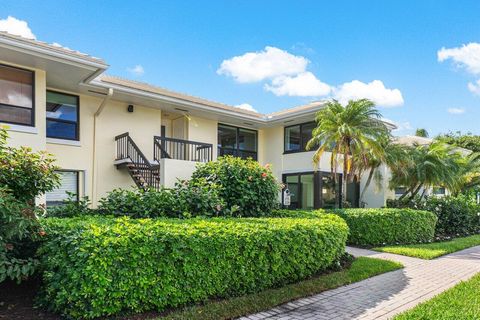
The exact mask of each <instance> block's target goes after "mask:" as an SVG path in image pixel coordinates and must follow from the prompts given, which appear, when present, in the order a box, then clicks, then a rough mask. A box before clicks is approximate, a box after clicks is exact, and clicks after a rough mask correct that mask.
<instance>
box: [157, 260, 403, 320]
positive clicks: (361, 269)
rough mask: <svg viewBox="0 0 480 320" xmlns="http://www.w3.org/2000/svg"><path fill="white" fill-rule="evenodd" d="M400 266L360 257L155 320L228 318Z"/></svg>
mask: <svg viewBox="0 0 480 320" xmlns="http://www.w3.org/2000/svg"><path fill="white" fill-rule="evenodd" d="M400 268H402V265H401V264H399V263H396V262H393V261H387V260H380V259H374V258H367V257H360V258H357V259H355V260H354V261H353V263H352V265H351V266H350V268H347V269H344V270H341V271H336V272H332V273H328V274H323V275H320V276H317V277H314V278H311V279H307V280H304V281H301V282H298V283H294V284H289V285H286V286H284V287H281V288H275V289H268V290H265V291H262V292H259V293H254V294H250V295H246V296H242V297H235V298H230V299H225V300H216V301H208V302H206V303H205V304H203V305H196V306H190V307H185V308H183V309H178V310H175V311H173V312H171V313H169V314H167V315H166V316H164V317H161V318H158V319H168V320H179V319H182V320H183V319H185V320H186V319H189V320H190V319H192V320H195V319H202V320H210V319H212V320H213V319H232V318H236V317H240V316H243V315H247V314H251V313H256V312H261V311H264V310H268V309H270V308H273V307H275V306H277V305H279V304H282V303H285V302H289V301H292V300H295V299H299V298H303V297H307V296H311V295H313V294H316V293H320V292H322V291H325V290H329V289H333V288H337V287H340V286H343V285H347V284H350V283H353V282H357V281H360V280H364V279H366V278H370V277H373V276H375V275H378V274H381V273H385V272H389V271H393V270H397V269H400Z"/></svg>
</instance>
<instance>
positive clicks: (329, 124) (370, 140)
mask: <svg viewBox="0 0 480 320" xmlns="http://www.w3.org/2000/svg"><path fill="white" fill-rule="evenodd" d="M380 118H381V114H380V112H379V111H378V110H377V109H376V108H375V104H374V103H373V102H372V101H370V100H368V99H360V100H355V101H353V100H351V101H349V102H348V104H347V105H346V106H343V105H342V104H340V103H339V102H338V101H336V100H332V101H329V102H327V103H326V104H325V107H324V108H322V109H321V110H320V111H318V113H317V115H316V118H315V120H316V122H317V127H316V128H315V129H313V131H312V138H311V139H310V141H308V143H307V150H311V149H313V148H316V151H315V153H314V155H313V163H314V165H315V169H316V168H317V167H318V163H319V162H320V159H321V157H322V156H323V154H324V152H325V151H331V156H330V167H331V172H332V175H333V176H334V179H335V181H336V176H337V168H338V167H339V165H340V164H342V166H343V175H342V190H343V192H342V203H344V202H345V199H346V191H347V183H348V182H349V181H352V180H353V177H354V176H355V175H356V174H357V173H358V172H357V170H358V169H360V168H357V165H358V163H359V162H361V161H363V162H365V163H366V162H367V161H368V159H369V158H370V157H373V156H375V157H378V158H382V157H383V154H384V149H383V147H382V144H381V140H382V139H384V137H385V136H387V135H388V134H389V133H388V129H387V127H386V126H385V124H384V123H383V122H382V121H380Z"/></svg>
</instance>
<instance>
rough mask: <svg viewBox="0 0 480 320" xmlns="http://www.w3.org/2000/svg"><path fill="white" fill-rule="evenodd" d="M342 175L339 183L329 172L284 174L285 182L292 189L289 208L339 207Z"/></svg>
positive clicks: (339, 177) (339, 176)
mask: <svg viewBox="0 0 480 320" xmlns="http://www.w3.org/2000/svg"><path fill="white" fill-rule="evenodd" d="M340 179H341V175H338V179H337V183H335V179H333V177H332V175H331V173H329V172H302V173H288V174H284V175H283V183H284V184H285V185H286V187H287V188H288V189H289V191H290V206H289V209H304V210H310V209H318V208H338V207H339V199H340V192H341V183H340V181H341V180H340Z"/></svg>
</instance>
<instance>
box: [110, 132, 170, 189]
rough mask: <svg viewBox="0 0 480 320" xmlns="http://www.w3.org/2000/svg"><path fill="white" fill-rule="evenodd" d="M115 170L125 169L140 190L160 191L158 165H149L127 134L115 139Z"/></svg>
mask: <svg viewBox="0 0 480 320" xmlns="http://www.w3.org/2000/svg"><path fill="white" fill-rule="evenodd" d="M115 141H116V143H117V156H116V159H115V165H116V166H117V169H123V168H126V169H127V170H128V173H129V174H130V176H131V177H132V179H133V181H134V182H135V184H136V185H137V187H139V188H140V189H142V190H148V189H150V188H154V189H157V190H158V189H160V186H161V183H160V164H159V163H151V162H150V161H149V160H148V158H147V157H146V156H145V155H144V154H143V152H142V151H141V150H140V148H138V146H137V144H136V143H135V142H134V141H133V139H132V138H131V137H130V135H129V134H128V132H126V133H124V134H121V135H119V136H116V137H115Z"/></svg>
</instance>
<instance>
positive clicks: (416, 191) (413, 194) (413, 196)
mask: <svg viewBox="0 0 480 320" xmlns="http://www.w3.org/2000/svg"><path fill="white" fill-rule="evenodd" d="M421 187H422V183H420V184H419V185H418V187H417V188H416V189H415V191H414V192H412V195H411V196H410V198H409V200H413V198H415V196H416V195H417V194H418V192H419V191H420V188H421Z"/></svg>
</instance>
